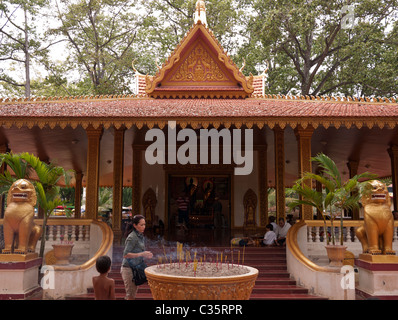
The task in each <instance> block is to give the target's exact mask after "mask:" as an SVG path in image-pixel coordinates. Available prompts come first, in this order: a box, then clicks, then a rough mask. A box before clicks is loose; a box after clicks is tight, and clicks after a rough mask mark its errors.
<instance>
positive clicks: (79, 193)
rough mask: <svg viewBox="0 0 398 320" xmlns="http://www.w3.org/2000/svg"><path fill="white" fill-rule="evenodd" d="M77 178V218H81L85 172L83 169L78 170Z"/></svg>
mask: <svg viewBox="0 0 398 320" xmlns="http://www.w3.org/2000/svg"><path fill="white" fill-rule="evenodd" d="M75 179H76V186H75V218H76V219H80V218H81V217H82V212H81V206H82V189H83V173H82V172H81V171H76V174H75Z"/></svg>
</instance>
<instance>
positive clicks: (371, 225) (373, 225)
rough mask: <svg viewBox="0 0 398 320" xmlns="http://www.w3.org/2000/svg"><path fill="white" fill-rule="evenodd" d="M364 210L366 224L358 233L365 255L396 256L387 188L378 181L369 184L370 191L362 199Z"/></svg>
mask: <svg viewBox="0 0 398 320" xmlns="http://www.w3.org/2000/svg"><path fill="white" fill-rule="evenodd" d="M361 202H362V205H363V208H364V224H363V226H361V227H359V228H358V229H357V231H356V235H357V237H358V239H359V241H360V242H361V244H362V250H363V253H369V254H372V255H378V254H387V255H395V252H394V251H393V249H392V242H393V236H394V217H393V215H392V213H391V208H390V206H391V200H390V195H389V193H388V189H387V186H386V185H385V184H384V183H382V182H380V181H378V180H372V181H370V182H369V186H368V190H367V192H365V193H364V194H363V196H362V198H361Z"/></svg>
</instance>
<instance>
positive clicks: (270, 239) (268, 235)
mask: <svg viewBox="0 0 398 320" xmlns="http://www.w3.org/2000/svg"><path fill="white" fill-rule="evenodd" d="M275 241H276V234H275V232H274V227H273V226H272V224H267V225H266V226H265V235H264V240H263V243H264V245H266V246H272V245H275Z"/></svg>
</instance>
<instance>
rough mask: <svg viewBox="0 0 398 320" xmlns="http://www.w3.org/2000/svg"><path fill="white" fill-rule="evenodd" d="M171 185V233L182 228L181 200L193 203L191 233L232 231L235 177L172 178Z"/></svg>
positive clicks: (177, 176)
mask: <svg viewBox="0 0 398 320" xmlns="http://www.w3.org/2000/svg"><path fill="white" fill-rule="evenodd" d="M167 180H168V181H167V184H168V188H167V190H168V202H167V203H168V205H167V216H168V225H169V228H170V229H171V230H176V229H178V228H180V227H181V225H180V223H179V221H178V205H177V199H178V197H180V196H186V197H188V199H189V205H188V215H189V228H191V229H209V230H215V229H224V230H225V229H227V230H230V228H231V176H230V175H198V174H192V175H190V174H186V175H177V174H169V175H168V176H167Z"/></svg>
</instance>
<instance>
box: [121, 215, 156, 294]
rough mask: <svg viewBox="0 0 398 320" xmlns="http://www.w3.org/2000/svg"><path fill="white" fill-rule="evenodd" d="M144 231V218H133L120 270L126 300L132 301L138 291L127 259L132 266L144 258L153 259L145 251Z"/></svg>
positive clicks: (139, 216) (138, 216)
mask: <svg viewBox="0 0 398 320" xmlns="http://www.w3.org/2000/svg"><path fill="white" fill-rule="evenodd" d="M144 231H145V217H144V216H141V215H136V216H134V217H133V231H131V233H130V234H129V235H128V237H127V239H126V242H125V247H124V252H123V261H122V267H121V270H120V273H121V275H122V278H123V282H124V287H125V289H126V298H125V299H126V300H134V299H135V295H136V293H137V289H138V287H137V286H136V285H135V283H134V281H133V272H132V270H131V267H130V265H129V262H128V261H127V259H131V260H130V263H132V264H133V265H138V264H140V263H141V262H142V261H143V260H144V258H146V259H151V258H152V257H153V254H152V252H150V251H145V243H144Z"/></svg>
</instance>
